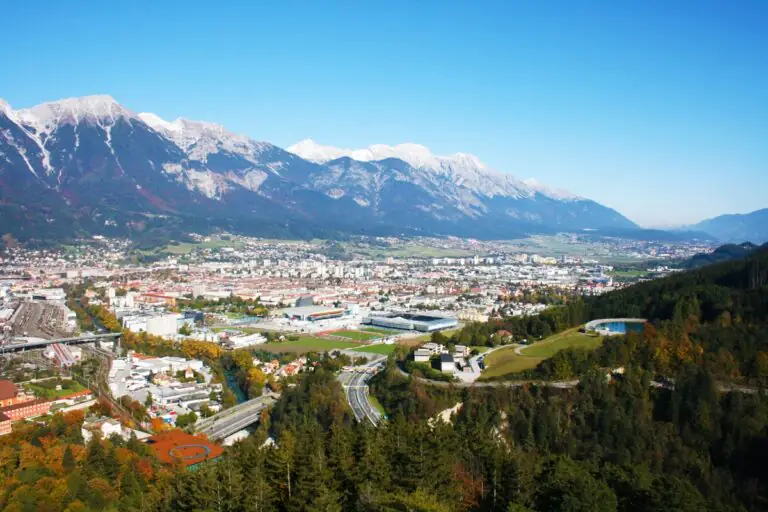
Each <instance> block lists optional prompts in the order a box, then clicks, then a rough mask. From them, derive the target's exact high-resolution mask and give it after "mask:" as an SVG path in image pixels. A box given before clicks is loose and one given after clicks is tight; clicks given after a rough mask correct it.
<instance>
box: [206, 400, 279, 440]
mask: <svg viewBox="0 0 768 512" xmlns="http://www.w3.org/2000/svg"><path fill="white" fill-rule="evenodd" d="M278 398H280V395H279V394H277V393H270V394H266V395H264V396H260V397H258V398H254V399H252V400H248V401H247V402H243V403H241V404H237V405H236V406H234V407H230V408H229V409H225V410H223V411H221V412H220V413H218V414H215V415H213V416H211V417H210V418H204V419H202V420H200V421H198V422H197V423H196V424H195V431H196V432H199V433H202V434H205V435H207V436H208V438H209V439H224V438H225V437H227V436H231V435H232V434H234V433H235V432H238V431H240V430H243V429H244V428H245V427H247V426H249V425H253V424H254V423H257V422H258V421H259V419H260V418H261V411H263V410H264V409H266V408H268V407H271V406H272V405H274V404H275V402H277V399H278Z"/></svg>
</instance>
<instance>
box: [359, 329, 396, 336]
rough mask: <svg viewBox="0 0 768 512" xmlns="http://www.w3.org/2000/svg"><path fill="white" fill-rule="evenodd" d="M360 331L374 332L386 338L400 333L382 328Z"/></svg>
mask: <svg viewBox="0 0 768 512" xmlns="http://www.w3.org/2000/svg"><path fill="white" fill-rule="evenodd" d="M361 331H365V332H376V333H379V334H384V335H387V336H388V335H390V334H397V333H398V332H400V331H395V330H393V329H384V328H383V327H363V328H362V329H361Z"/></svg>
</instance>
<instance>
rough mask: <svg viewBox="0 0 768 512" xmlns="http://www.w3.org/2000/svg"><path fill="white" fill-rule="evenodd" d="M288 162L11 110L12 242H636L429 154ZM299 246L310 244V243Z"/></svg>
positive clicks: (4, 227)
mask: <svg viewBox="0 0 768 512" xmlns="http://www.w3.org/2000/svg"><path fill="white" fill-rule="evenodd" d="M290 149H291V151H286V150H284V149H281V148H279V147H277V146H274V145H272V144H270V143H268V142H257V141H254V140H251V139H249V138H248V137H246V136H243V135H237V134H234V133H231V132H229V131H227V130H226V129H225V128H224V127H223V126H221V125H218V124H215V123H208V122H201V121H190V120H187V119H177V120H175V121H166V120H163V119H162V118H160V117H159V116H157V115H155V114H150V113H143V114H136V113H135V112H133V111H132V110H130V109H128V108H126V107H124V106H122V105H120V104H119V103H118V102H116V101H115V100H114V99H113V98H111V97H109V96H88V97H83V98H70V99H65V100H60V101H55V102H49V103H44V104H41V105H38V106H36V107H32V108H29V109H20V110H14V109H12V108H11V107H10V106H9V105H8V104H7V103H5V102H2V101H0V184H2V187H0V212H2V213H3V215H2V219H0V230H1V231H2V232H12V233H14V234H15V235H17V236H20V237H21V238H29V237H42V238H52V237H56V236H57V235H61V236H74V235H77V234H88V233H96V232H99V233H102V232H103V233H106V234H126V233H134V234H135V233H136V232H138V231H143V230H147V229H157V230H161V231H162V230H165V229H176V230H193V229H194V230H198V231H199V230H206V229H214V228H217V227H218V228H222V229H233V230H237V231H246V232H250V233H253V234H258V233H268V234H269V235H270V236H275V235H277V234H280V235H281V236H292V235H295V236H305V235H306V236H313V235H320V234H322V233H337V234H338V233H342V232H346V233H367V234H387V235H388V234H400V233H404V234H429V235H432V234H438V235H461V236H472V237H480V238H508V237H513V236H519V235H523V234H526V233H531V232H554V231H572V230H582V229H627V230H633V229H636V226H635V225H634V223H632V222H631V221H629V220H628V219H626V218H625V217H623V216H621V215H620V214H619V213H617V212H616V211H614V210H611V209H609V208H606V207H604V206H602V205H599V204H597V203H595V202H594V201H591V200H589V199H585V198H580V197H576V196H573V195H570V194H567V193H563V192H556V191H553V190H551V189H548V188H546V187H543V186H541V185H539V184H538V183H536V182H533V181H527V182H523V181H520V180H518V179H516V178H515V177H513V176H512V175H509V174H504V173H500V172H497V171H494V170H492V169H489V168H488V167H487V166H485V164H483V163H482V162H481V161H480V160H479V159H478V158H476V157H474V156H472V155H467V154H462V153H457V154H455V155H451V156H448V157H443V156H436V155H433V154H432V153H431V152H430V151H429V150H428V149H427V148H425V147H424V146H420V145H417V144H402V145H399V146H394V147H390V146H384V145H377V146H371V147H370V148H368V149H366V150H354V151H348V150H339V149H336V148H329V147H324V146H319V145H317V144H316V143H314V142H311V141H305V142H303V143H300V144H299V145H297V146H293V147H292V148H290ZM299 233H301V235H299Z"/></svg>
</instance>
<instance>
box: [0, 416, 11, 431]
mask: <svg viewBox="0 0 768 512" xmlns="http://www.w3.org/2000/svg"><path fill="white" fill-rule="evenodd" d="M11 423H13V421H12V420H11V418H10V417H9V416H7V415H5V414H3V413H1V412H0V436H4V435H5V434H10V433H11Z"/></svg>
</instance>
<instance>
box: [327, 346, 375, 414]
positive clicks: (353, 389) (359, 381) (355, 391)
mask: <svg viewBox="0 0 768 512" xmlns="http://www.w3.org/2000/svg"><path fill="white" fill-rule="evenodd" d="M358 354H359V353H358ZM358 354H356V356H357V357H360V356H359V355H358ZM385 361H386V357H385V356H376V355H373V354H371V357H370V359H369V361H368V363H366V364H365V365H362V366H358V367H357V368H356V370H358V371H352V372H349V371H347V372H341V373H340V374H339V377H338V379H339V381H340V382H341V383H342V385H343V386H344V390H345V391H346V394H347V402H349V406H350V407H351V408H352V412H353V413H354V415H355V419H356V420H357V421H366V420H367V421H370V422H371V423H372V424H373V425H374V426H376V425H378V424H379V423H380V422H381V420H382V416H381V413H380V412H379V411H378V410H377V409H376V408H375V407H373V406H372V405H371V402H370V401H369V400H368V381H369V380H371V377H373V375H374V374H373V373H368V371H367V370H368V369H372V368H374V369H377V370H378V369H380V368H381V366H382V365H383V364H384V362H385Z"/></svg>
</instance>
